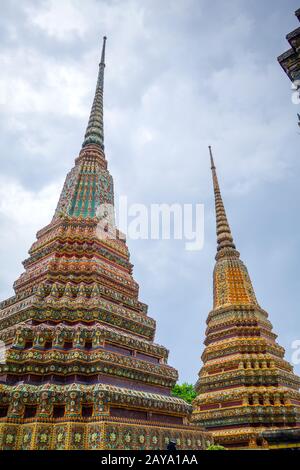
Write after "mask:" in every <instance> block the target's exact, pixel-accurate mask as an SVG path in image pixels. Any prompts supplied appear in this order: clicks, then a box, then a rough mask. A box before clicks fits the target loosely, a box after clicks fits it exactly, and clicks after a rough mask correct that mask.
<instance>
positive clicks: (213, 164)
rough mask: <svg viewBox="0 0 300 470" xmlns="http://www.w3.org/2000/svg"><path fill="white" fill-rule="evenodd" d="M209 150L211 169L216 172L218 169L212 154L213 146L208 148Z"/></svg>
mask: <svg viewBox="0 0 300 470" xmlns="http://www.w3.org/2000/svg"><path fill="white" fill-rule="evenodd" d="M208 149H209V156H210V163H211V169H212V170H215V169H216V167H215V162H214V158H213V153H212V149H211V145H209V146H208Z"/></svg>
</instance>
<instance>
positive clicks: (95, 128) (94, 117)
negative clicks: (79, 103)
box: [82, 36, 107, 150]
mask: <svg viewBox="0 0 300 470" xmlns="http://www.w3.org/2000/svg"><path fill="white" fill-rule="evenodd" d="M106 40H107V37H106V36H104V37H103V46H102V53H101V62H100V64H99V74H98V81H97V86H96V93H95V98H94V102H93V106H92V110H91V114H90V119H89V123H88V126H87V130H86V133H85V136H84V142H83V144H82V148H85V147H87V146H88V145H98V146H99V147H100V148H101V150H104V125H103V91H104V69H105V48H106Z"/></svg>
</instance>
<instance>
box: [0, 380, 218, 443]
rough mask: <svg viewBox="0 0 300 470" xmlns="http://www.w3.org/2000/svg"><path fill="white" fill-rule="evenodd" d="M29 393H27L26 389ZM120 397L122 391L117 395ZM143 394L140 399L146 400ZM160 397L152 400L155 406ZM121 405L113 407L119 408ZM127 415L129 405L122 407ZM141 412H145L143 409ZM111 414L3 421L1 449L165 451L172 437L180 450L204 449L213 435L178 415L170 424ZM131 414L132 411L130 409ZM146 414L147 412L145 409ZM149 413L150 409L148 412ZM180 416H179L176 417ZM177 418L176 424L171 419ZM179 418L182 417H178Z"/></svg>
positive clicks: (0, 429)
mask: <svg viewBox="0 0 300 470" xmlns="http://www.w3.org/2000/svg"><path fill="white" fill-rule="evenodd" d="M24 393H25V394H26V392H24ZM117 393H118V392H117V389H115V394H116V396H117V397H118V400H120V399H121V395H122V393H123V392H122V390H120V394H119V395H117ZM143 395H144V394H143V393H140V396H139V398H138V399H137V400H133V397H131V398H132V401H133V402H135V404H136V403H137V402H140V401H143V400H144V398H143ZM155 404H157V399H155V398H154V399H153V405H155ZM117 409H118V408H114V411H116V410H117ZM119 409H120V410H122V412H123V413H124V416H125V415H126V408H125V407H124V408H119ZM140 413H142V412H140ZM108 414H109V412H108V413H106V416H105V413H103V416H97V417H88V418H84V417H81V416H79V417H75V416H70V417H63V418H58V419H51V418H50V419H49V418H48V419H47V418H46V417H45V418H42V417H41V418H38V419H36V418H35V419H30V418H28V419H21V420H20V419H10V420H8V421H6V422H3V420H1V421H2V422H1V423H0V436H1V444H0V446H1V447H0V448H1V449H2V450H144V449H145V450H164V449H166V447H167V445H168V443H169V441H170V440H175V441H176V442H177V448H178V449H179V450H182V449H184V450H188V449H190V450H203V449H205V448H206V446H207V444H208V443H209V442H212V438H211V436H210V435H209V434H207V433H204V432H202V431H201V429H200V428H199V427H197V426H191V425H189V424H185V425H184V424H179V423H178V424H176V416H174V415H173V416H172V415H170V417H169V420H170V423H167V422H160V421H159V420H158V421H156V419H158V417H159V413H157V412H154V413H153V414H154V415H156V416H154V417H153V418H151V416H149V419H148V420H145V419H141V418H140V419H138V418H137V419H130V418H129V417H127V418H126V417H117V416H115V417H113V416H109V415H108ZM127 414H128V416H130V415H132V414H133V413H132V410H128V411H127ZM145 414H147V412H145ZM148 414H149V412H148ZM177 419H178V418H177ZM173 420H174V423H172V421H173ZM178 421H179V420H178Z"/></svg>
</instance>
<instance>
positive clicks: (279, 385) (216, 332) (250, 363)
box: [192, 154, 300, 448]
mask: <svg viewBox="0 0 300 470" xmlns="http://www.w3.org/2000/svg"><path fill="white" fill-rule="evenodd" d="M211 167H212V175H213V185H214V193H215V203H216V221H217V240H218V248H217V255H216V265H215V269H214V308H213V310H212V311H211V312H210V313H209V316H208V320H207V330H206V339H205V350H204V352H203V355H202V360H203V363H204V365H203V367H202V369H201V371H200V373H199V380H198V382H197V386H196V387H197V391H198V396H197V398H196V399H195V400H194V402H193V417H192V421H193V422H194V423H198V424H200V425H202V426H204V427H205V428H206V429H207V430H211V431H212V434H213V436H214V439H215V441H216V442H218V443H221V444H223V445H225V446H227V447H230V446H231V447H236V448H238V447H257V446H263V445H266V442H264V440H263V439H261V433H262V431H263V430H265V429H267V430H270V429H277V428H280V429H282V428H285V427H287V428H288V427H297V426H300V393H299V386H300V379H299V378H298V377H297V376H296V375H294V373H293V368H292V366H291V365H290V364H289V363H288V362H287V361H285V359H284V349H283V348H282V347H281V346H279V345H278V344H277V343H276V335H275V334H274V333H273V332H272V324H271V323H270V321H269V320H268V314H267V313H266V312H265V311H264V310H263V309H262V308H261V307H260V306H259V304H258V302H257V299H256V297H255V294H254V290H253V287H252V284H251V280H250V277H249V274H248V272H247V269H246V267H245V265H244V264H243V262H242V261H241V260H240V258H239V253H238V252H237V250H236V248H235V245H234V243H233V238H232V235H231V231H230V227H229V224H228V221H227V216H226V213H225V209H224V205H223V201H222V197H221V193H220V188H219V183H218V179H217V174H216V168H215V165H214V161H213V158H212V154H211Z"/></svg>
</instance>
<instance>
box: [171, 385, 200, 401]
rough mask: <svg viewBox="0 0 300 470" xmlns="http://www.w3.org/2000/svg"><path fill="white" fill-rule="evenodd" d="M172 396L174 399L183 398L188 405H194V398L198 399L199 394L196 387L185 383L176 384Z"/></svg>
mask: <svg viewBox="0 0 300 470" xmlns="http://www.w3.org/2000/svg"><path fill="white" fill-rule="evenodd" d="M172 395H173V396H174V397H178V398H182V399H183V400H185V401H187V402H188V403H192V401H193V400H194V398H196V396H197V393H196V390H195V388H194V385H192V384H188V383H183V384H181V385H180V384H176V385H174V387H173V389H172Z"/></svg>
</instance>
